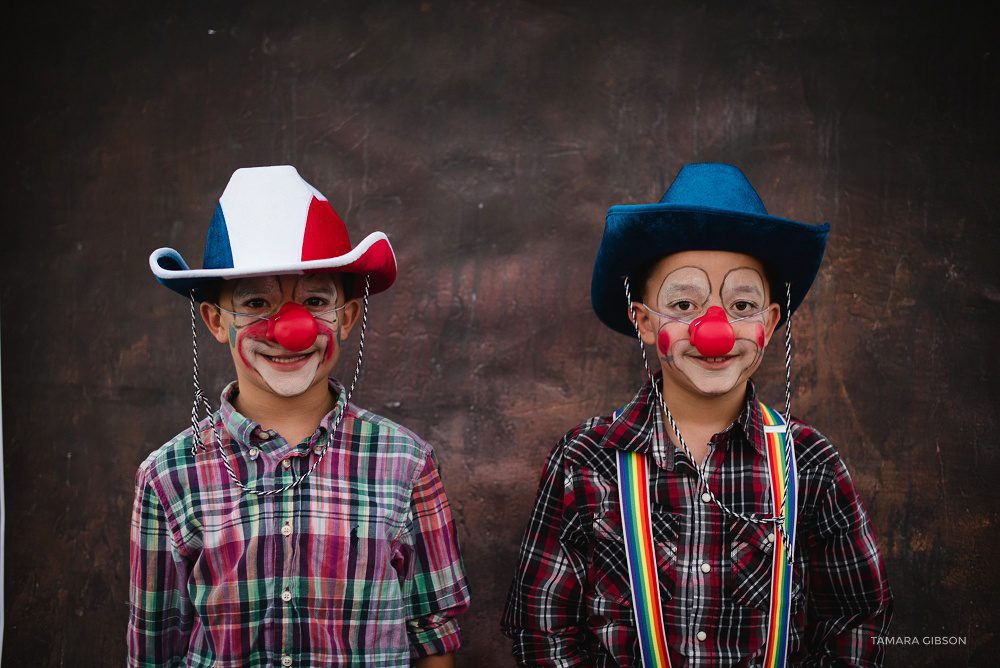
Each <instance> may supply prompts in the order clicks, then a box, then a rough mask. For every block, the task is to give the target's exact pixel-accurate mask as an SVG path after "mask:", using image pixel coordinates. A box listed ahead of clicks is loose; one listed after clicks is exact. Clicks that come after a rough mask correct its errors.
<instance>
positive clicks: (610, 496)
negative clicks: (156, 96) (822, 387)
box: [502, 382, 892, 668]
mask: <svg viewBox="0 0 1000 668" xmlns="http://www.w3.org/2000/svg"><path fill="white" fill-rule="evenodd" d="M651 391H652V386H651V384H650V383H648V382H647V383H646V385H645V386H644V387H643V389H642V390H641V391H640V392H639V393H638V395H636V397H635V399H634V400H633V401H632V402H631V403H630V404H629V405H628V406H627V407H626V408H625V411H624V412H623V414H622V415H621V416H620V418H619V420H617V421H612V419H611V418H607V417H604V418H594V419H592V420H589V421H588V422H586V423H584V424H582V425H580V426H579V427H577V428H576V429H574V430H573V431H571V432H570V433H569V434H567V435H566V436H565V437H564V438H563V439H562V441H560V442H559V444H558V445H556V447H555V449H554V450H553V451H552V453H551V455H550V456H549V459H548V461H547V463H546V466H545V472H544V473H543V475H542V480H541V484H540V486H539V489H538V497H537V499H536V501H535V507H534V510H533V512H532V515H531V520H530V522H529V523H528V529H527V531H526V533H525V536H524V540H523V542H522V544H521V555H520V563H519V564H518V566H517V571H516V575H515V577H514V582H513V584H512V585H511V589H510V594H509V596H508V599H507V610H506V613H505V614H504V618H503V623H502V625H503V631H504V634H505V635H507V636H509V637H511V638H513V639H514V657H515V658H516V659H517V660H518V661H519V662H520V663H521V664H523V665H532V666H638V665H640V655H639V646H638V637H637V635H636V631H635V622H634V618H633V613H632V594H631V590H630V585H629V576H628V570H627V559H626V555H625V545H624V543H623V538H622V521H621V511H620V505H619V502H618V483H617V465H616V455H615V449H616V448H618V449H622V450H626V451H634V452H640V453H644V454H646V455H648V456H649V457H650V458H651V459H652V460H653V462H654V463H655V466H652V465H651V466H650V467H649V471H650V473H649V475H650V489H651V490H652V496H653V501H652V505H651V507H650V512H651V515H652V518H653V538H654V541H655V543H656V559H657V565H658V570H659V585H660V597H661V599H662V605H663V612H664V623H665V624H666V626H667V635H668V637H667V644H668V646H669V652H670V660H671V662H672V665H673V668H684V667H687V666H759V665H760V664H761V657H762V655H763V652H764V645H765V643H766V640H767V637H766V636H767V625H768V604H769V602H770V589H769V587H770V581H771V555H772V551H773V543H772V542H770V541H769V540H768V534H769V533H771V531H773V528H772V525H754V524H751V523H748V522H745V521H741V520H737V519H733V518H731V517H729V516H727V515H726V514H724V513H723V512H722V510H720V509H719V508H718V506H716V505H715V504H714V503H712V502H711V500H710V497H708V495H707V494H704V490H701V489H699V485H698V478H697V475H696V472H695V469H694V466H693V464H692V463H691V460H690V459H689V458H688V457H687V456H686V455H685V454H684V453H683V452H681V451H680V450H678V449H677V448H675V447H674V446H673V445H672V444H671V443H670V441H669V440H667V439H666V438H665V431H664V423H663V420H662V416H661V412H660V411H659V410H656V406H655V404H654V403H653V402H655V401H656V398H655V395H652V394H651ZM792 434H793V437H794V441H795V458H796V462H797V465H798V472H799V493H798V500H799V521H798V527H797V532H798V533H797V535H796V545H795V552H794V569H793V573H794V575H793V583H792V593H791V596H792V619H791V627H792V628H791V632H790V634H789V639H788V640H789V644H788V660H789V665H797V666H828V665H833V664H834V663H835V662H836V665H859V666H878V665H881V663H882V645H880V644H876V643H875V637H876V636H879V635H884V633H885V630H886V627H887V625H888V623H889V617H890V614H891V606H892V604H891V594H890V592H889V587H888V584H887V583H886V580H885V575H884V572H883V566H882V559H881V556H880V555H879V552H878V547H877V546H876V544H875V535H874V534H873V532H872V528H871V525H870V523H869V521H868V517H867V516H866V514H865V510H864V507H863V506H862V504H861V499H860V498H859V497H858V493H857V490H856V489H855V488H854V484H853V483H852V482H851V478H850V476H849V474H848V472H847V469H846V468H845V466H844V463H843V462H842V461H841V459H840V457H839V456H838V455H837V452H836V451H835V450H834V449H833V447H832V446H831V445H830V443H829V442H828V441H827V440H826V439H825V438H824V437H823V436H822V435H821V434H820V433H819V432H817V431H816V430H814V429H813V428H811V427H810V426H808V425H806V424H805V423H803V422H800V421H798V420H794V419H793V423H792ZM704 466H705V472H706V475H707V479H708V483H709V486H710V487H711V489H712V491H713V492H714V493H715V495H716V496H718V497H719V498H720V500H722V501H723V502H724V503H726V504H727V505H728V506H729V507H730V508H731V509H732V510H733V511H735V512H737V513H741V514H750V513H755V514H767V515H770V514H771V513H772V510H773V509H772V506H771V500H770V487H769V483H768V480H767V470H768V467H767V455H766V443H765V440H764V431H763V426H762V418H761V415H760V408H759V406H758V405H757V403H756V400H755V399H754V391H753V386H752V384H751V385H749V388H748V391H747V403H746V408H745V409H744V411H743V413H742V415H741V416H740V417H739V418H738V419H737V421H736V422H734V423H733V424H732V425H731V426H730V427H729V428H728V429H726V430H725V431H724V432H722V433H720V434H716V435H715V436H714V437H713V438H712V441H711V443H710V451H709V454H708V455H707V457H706V459H705V463H704ZM702 634H704V635H702Z"/></svg>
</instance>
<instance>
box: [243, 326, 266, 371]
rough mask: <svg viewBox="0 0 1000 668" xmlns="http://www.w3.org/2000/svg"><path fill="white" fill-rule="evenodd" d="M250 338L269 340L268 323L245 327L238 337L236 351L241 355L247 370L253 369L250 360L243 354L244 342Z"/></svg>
mask: <svg viewBox="0 0 1000 668" xmlns="http://www.w3.org/2000/svg"><path fill="white" fill-rule="evenodd" d="M248 337H249V338H251V339H267V321H266V320H261V321H260V322H259V323H256V324H253V325H249V326H247V327H244V328H243V329H241V330H240V333H239V334H237V335H236V350H238V351H239V353H240V359H241V360H243V364H244V365H245V366H246V367H247V368H253V367H252V366H251V364H250V360H248V359H247V358H246V355H244V354H243V341H244V340H245V339H246V338H248Z"/></svg>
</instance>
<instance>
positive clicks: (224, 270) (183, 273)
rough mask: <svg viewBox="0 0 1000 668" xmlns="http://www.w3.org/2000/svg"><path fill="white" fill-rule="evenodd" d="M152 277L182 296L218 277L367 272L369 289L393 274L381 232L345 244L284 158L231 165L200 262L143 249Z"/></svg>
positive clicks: (319, 198) (321, 202)
mask: <svg viewBox="0 0 1000 668" xmlns="http://www.w3.org/2000/svg"><path fill="white" fill-rule="evenodd" d="M149 266H150V268H151V269H152V270H153V274H154V275H155V276H156V280H158V281H159V282H160V283H162V284H163V285H165V286H166V287H168V288H170V289H171V290H173V291H174V292H177V293H179V294H181V295H184V296H185V297H187V296H189V295H192V296H193V297H194V299H195V300H196V301H202V300H203V299H204V298H205V294H204V291H203V290H204V288H205V287H206V285H208V284H210V283H214V282H218V281H220V280H222V279H233V278H243V277H246V276H268V275H271V274H302V273H306V272H340V273H349V274H356V275H358V276H363V275H367V276H368V277H369V279H370V282H371V285H370V293H371V294H374V293H376V292H381V291H383V290H385V289H387V288H388V287H389V286H390V285H392V283H393V281H395V280H396V256H395V254H394V253H393V252H392V246H391V245H390V244H389V239H388V238H386V236H385V234H383V233H382V232H372V233H371V234H369V235H368V236H367V237H365V238H364V239H363V240H362V241H361V243H359V244H358V245H357V246H355V247H352V246H351V242H350V240H349V239H348V237H347V227H346V226H345V225H344V221H342V220H341V219H340V216H338V215H337V213H336V212H335V211H334V210H333V207H331V206H330V203H329V202H328V201H327V199H326V197H324V196H323V195H322V194H320V192H319V191H318V190H316V189H315V188H313V187H312V186H311V185H309V184H308V183H306V182H305V181H304V180H303V179H302V177H301V176H299V173H298V171H296V169H295V168H294V167H292V166H290V165H282V166H277V167H249V168H244V169H237V170H236V171H235V172H234V173H233V176H232V178H231V179H230V180H229V185H227V186H226V189H225V191H224V192H223V193H222V197H220V198H219V204H218V206H217V207H216V209H215V215H214V216H212V222H211V225H210V226H209V229H208V236H207V238H206V240H205V258H204V260H203V262H202V269H189V268H188V265H187V264H186V263H185V262H184V259H183V258H182V257H181V255H180V253H178V252H177V251H175V250H174V249H172V248H160V249H157V250H156V251H154V252H153V254H152V255H150V256H149Z"/></svg>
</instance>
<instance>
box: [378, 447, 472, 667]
mask: <svg viewBox="0 0 1000 668" xmlns="http://www.w3.org/2000/svg"><path fill="white" fill-rule="evenodd" d="M405 531H406V533H408V534H409V536H408V538H409V540H407V541H406V543H407V544H408V545H407V548H408V549H406V550H405V553H403V552H401V553H399V554H398V555H397V557H395V559H397V560H405V561H410V562H411V563H412V564H413V566H412V576H411V577H409V578H406V579H405V580H404V581H403V600H404V601H405V604H406V611H407V612H406V617H407V629H406V630H407V635H408V639H409V643H410V656H411V657H412V658H421V657H425V656H432V655H436V654H447V653H448V652H453V651H455V650H456V649H458V647H459V645H460V644H461V637H460V634H459V627H458V620H457V619H456V617H457V616H458V615H460V614H462V613H463V612H465V611H466V609H468V607H469V588H468V585H467V584H466V580H465V568H464V566H463V564H462V557H461V555H460V553H459V547H458V538H457V534H456V531H455V523H454V520H453V518H452V513H451V506H450V505H449V503H448V498H447V497H446V496H445V493H444V486H443V485H442V483H441V477H440V475H439V474H438V468H437V462H436V461H435V459H434V455H433V453H432V452H429V453H428V454H427V456H426V458H425V459H424V463H423V467H422V468H421V470H420V473H419V476H418V478H417V480H416V483H415V484H414V487H413V492H412V497H411V502H410V512H409V519H408V522H407V528H406V530H405ZM398 568H399V566H398V565H397V569H398ZM407 570H409V569H407Z"/></svg>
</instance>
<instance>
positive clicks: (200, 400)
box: [189, 274, 371, 496]
mask: <svg viewBox="0 0 1000 668" xmlns="http://www.w3.org/2000/svg"><path fill="white" fill-rule="evenodd" d="M370 285H371V281H370V278H369V276H368V274H365V295H364V300H363V302H364V308H363V309H362V311H361V337H360V341H359V343H358V363H357V365H356V366H355V367H354V378H353V379H352V380H351V386H350V388H349V389H348V390H347V396H346V397H345V399H344V409H343V410H341V411H340V412H339V413H337V419H336V421H335V422H334V423H333V426H332V427H331V428H330V434H331V435H333V434H335V433H336V432H337V429H338V428H339V427H340V423H341V421H342V420H343V419H344V413H345V412H346V411H347V404H348V403H350V401H351V395H353V394H354V387H355V386H356V385H357V382H358V377H359V376H360V375H361V360H362V359H363V357H364V352H365V331H366V330H367V328H368V293H369V288H370ZM189 299H190V302H191V345H192V348H193V352H194V374H193V375H194V404H193V405H192V406H191V429H192V432H193V433H194V445H192V446H191V454H192V455H195V456H197V454H198V450H199V448H200V449H201V450H207V448H206V447H205V442H204V440H203V439H202V436H201V430H200V429H199V426H198V405H199V404H201V406H202V408H203V410H204V411H205V417H206V418H209V419H211V418H212V405H211V403H209V401H208V398H207V397H206V396H205V393H204V392H202V390H201V381H200V380H199V378H198V328H197V320H196V318H195V299H194V291H193V290H192V291H191V293H190V294H189ZM286 306H287V305H286ZM303 310H304V309H303ZM282 312H284V309H282ZM309 317H310V318H311V317H312V316H309ZM297 327H298V325H297ZM279 342H280V339H279ZM309 345H312V344H311V343H310V344H309ZM305 347H307V348H308V347H309V346H305ZM212 438H213V439H214V440H215V444H216V446H217V447H218V448H219V455H220V456H221V459H222V463H223V465H224V466H225V467H226V470H227V471H228V472H229V477H230V478H231V479H232V481H233V482H234V483H235V484H236V486H237V487H239V488H240V489H241V490H243V491H244V492H245V493H247V494H254V495H256V496H274V495H277V494H281V493H283V492H287V491H288V490H290V489H293V488H295V487H297V486H298V485H299V484H300V483H301V482H302V481H303V480H305V479H306V478H308V477H309V476H310V475H311V474H312V472H313V471H315V470H316V467H317V466H319V463H320V462H321V461H323V457H325V456H326V453H327V450H329V449H330V442H329V441H327V443H326V444H325V445H324V446H323V449H322V450H321V451H320V453H319V455H318V456H317V457H316V460H315V461H314V462H313V464H312V466H310V467H309V470H308V471H306V472H305V473H303V474H302V475H300V476H299V477H297V478H296V479H295V480H293V481H292V482H290V483H288V484H287V485H285V486H284V487H276V488H274V489H254V488H252V487H248V486H247V485H246V484H245V483H244V482H242V481H241V480H240V479H239V476H237V475H236V472H235V471H233V467H232V465H231V464H230V463H229V458H228V457H227V456H226V451H225V450H224V449H223V447H222V438H221V436H220V434H219V425H218V421H217V420H212Z"/></svg>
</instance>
